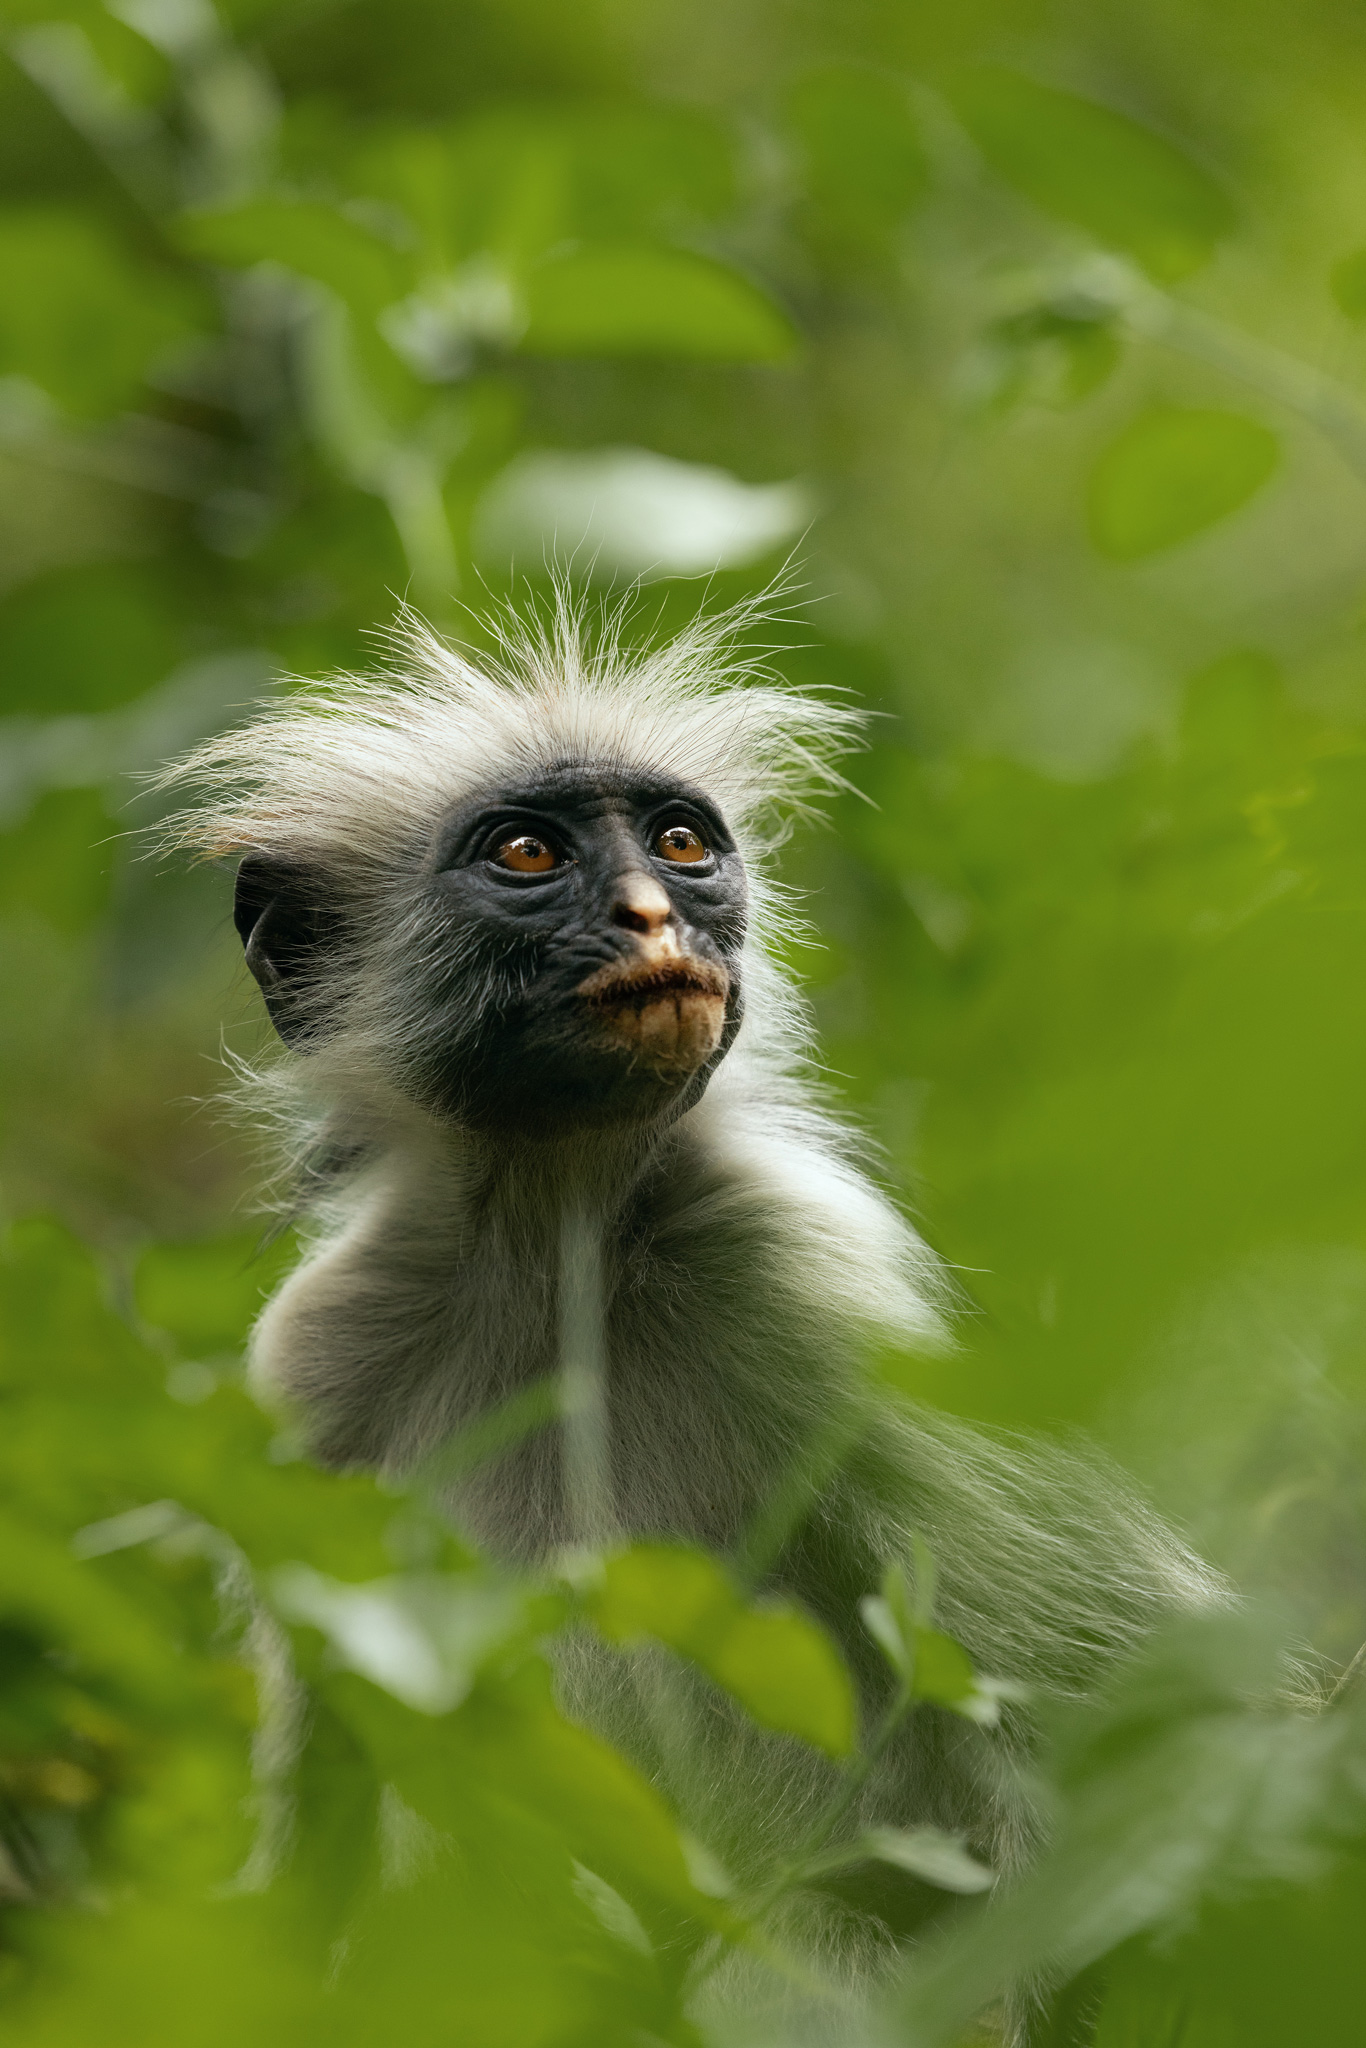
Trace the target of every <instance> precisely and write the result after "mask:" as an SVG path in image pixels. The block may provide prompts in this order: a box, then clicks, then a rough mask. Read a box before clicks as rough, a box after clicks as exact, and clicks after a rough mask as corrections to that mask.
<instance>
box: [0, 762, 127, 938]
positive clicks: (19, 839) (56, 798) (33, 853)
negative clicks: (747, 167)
mask: <svg viewBox="0 0 1366 2048" xmlns="http://www.w3.org/2000/svg"><path fill="white" fill-rule="evenodd" d="M118 832H119V827H118V826H117V825H116V824H115V822H114V820H113V819H112V818H111V817H110V816H109V814H108V812H107V811H106V810H105V808H104V803H103V800H102V798H101V797H100V794H99V792H98V790H94V789H52V790H49V791H48V792H47V794H46V795H45V796H43V797H40V798H39V800H38V802H37V803H36V804H35V805H34V807H33V810H32V812H31V813H30V815H29V816H28V817H27V818H26V819H25V821H24V823H23V824H22V825H21V826H19V827H18V828H17V829H16V830H14V831H12V832H0V916H14V915H15V914H16V913H17V914H20V915H24V914H27V915H28V916H30V917H32V916H37V917H41V918H43V919H44V920H45V921H46V922H47V923H48V924H50V925H52V926H53V928H54V929H55V930H57V931H59V932H67V933H76V932H82V931H85V930H87V929H88V928H89V927H90V926H91V925H92V924H94V923H95V921H96V919H97V918H99V917H100V916H101V915H102V914H103V912H104V911H105V910H106V909H107V908H108V905H109V899H110V895H111V892H112V889H113V879H114V877H113V869H114V848H113V846H112V844H111V841H113V840H114V839H116V838H117V836H118Z"/></svg>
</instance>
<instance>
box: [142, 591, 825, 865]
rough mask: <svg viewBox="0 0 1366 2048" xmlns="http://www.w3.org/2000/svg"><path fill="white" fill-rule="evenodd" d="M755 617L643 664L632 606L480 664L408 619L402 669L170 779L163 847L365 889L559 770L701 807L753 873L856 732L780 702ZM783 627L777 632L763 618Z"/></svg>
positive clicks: (518, 629)
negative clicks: (432, 837) (485, 798)
mask: <svg viewBox="0 0 1366 2048" xmlns="http://www.w3.org/2000/svg"><path fill="white" fill-rule="evenodd" d="M764 615H765V614H764V611H763V609H762V607H761V606H759V605H757V604H748V605H742V606H739V607H736V608H734V609H732V610H731V611H729V612H726V613H723V614H721V615H720V616H712V617H699V618H698V619H696V620H695V621H694V622H693V623H692V624H691V625H689V626H688V627H687V628H686V629H685V630H684V631H683V632H682V633H680V634H679V635H678V636H677V637H676V638H675V639H673V640H671V641H670V642H668V643H667V644H666V645H664V646H663V647H659V648H656V649H654V650H650V651H646V652H644V653H639V654H632V653H630V652H629V651H628V650H627V649H626V648H625V646H624V644H623V630H622V629H623V624H624V621H625V617H626V611H625V607H624V606H623V607H618V608H617V609H616V610H615V611H613V612H610V613H608V614H606V615H605V616H604V617H603V618H602V619H600V620H599V621H598V630H597V631H596V633H592V634H590V632H589V631H588V627H587V622H586V619H585V615H584V608H583V606H582V605H581V604H578V603H575V602H574V601H572V600H571V599H570V598H569V597H568V596H567V594H566V593H565V592H564V591H560V592H558V593H557V596H556V601H555V603H554V606H553V608H552V609H551V610H550V611H549V613H548V615H542V616H532V617H531V618H530V619H529V620H528V619H525V618H518V617H516V616H514V615H513V614H511V613H504V614H502V615H499V616H496V617H495V618H494V619H493V621H492V624H493V628H494V632H495V636H496V641H497V648H496V652H495V654H494V656H493V657H492V658H491V659H488V660H484V661H482V662H479V663H476V661H475V660H474V659H472V658H471V657H470V656H469V655H468V654H466V653H464V652H462V651H460V650H459V649H458V648H457V647H455V646H453V645H452V644H451V643H450V642H448V641H447V640H445V639H443V638H441V637H439V636H438V635H437V634H436V633H435V632H434V631H433V630H432V628H431V627H430V626H428V625H427V624H426V623H425V622H424V621H423V620H421V619H420V618H418V617H417V616H416V615H415V614H414V613H413V612H411V611H409V610H408V609H407V608H406V607H405V608H404V609H403V610H402V611H401V612H400V614H399V617H398V620H397V622H396V623H395V625H394V626H393V628H391V629H390V631H389V633H388V634H387V636H386V639H387V641H388V646H389V650H390V653H391V656H392V657H393V658H392V659H391V660H390V661H389V662H387V663H386V664H385V665H383V666H381V667H379V668H377V669H376V670H374V671H373V672H371V673H369V674H367V675H350V674H346V675H339V676H334V677H332V678H330V679H329V680H327V681H325V682H320V683H304V684H298V685H296V686H295V687H294V688H292V689H291V690H289V692H288V693H287V694H285V695H283V696H281V697H280V698H278V699H276V700H275V701H273V702H271V703H269V704H267V705H265V706H263V707H262V708H261V709H260V710H259V711H258V712H257V714H256V716H255V717H254V718H253V719H252V720H251V721H250V722H249V723H247V724H245V725H242V726H239V727H237V728H235V729H234V730H232V731H229V732H227V733H225V734H222V735H220V736H219V737H217V738H215V739H212V740H210V741H208V742H207V743H206V744H205V745H204V746H202V747H200V748H199V749H198V750H197V751H196V752H195V753H193V754H191V755H190V756H189V758H188V759H186V760H185V761H182V762H180V763H178V764H177V765H176V766H175V767H173V768H171V769H168V770H167V771H166V772H165V774H164V775H162V776H161V777H160V778H159V779H158V786H159V787H162V788H166V787H172V786H176V785H179V786H181V787H188V788H190V789H192V790H194V791H195V793H196V801H195V802H194V803H193V804H192V805H191V806H190V807H188V808H187V809H185V810H183V811H180V812H178V813H177V814H176V815H175V816H174V817H172V818H171V819H169V820H168V821H167V822H166V824H165V826H164V827H163V830H162V837H163V842H164V843H165V844H166V845H168V846H169V847H174V848H181V849H189V850H193V851H195V852H198V853H199V854H201V855H202V856H203V857H205V858H208V859H213V858H221V857H224V856H228V855H233V854H243V853H249V852H260V853H266V854H270V855H272V856H274V857H276V858H279V859H284V860H290V861H297V862H299V863H300V864H301V865H305V866H312V867H315V868H321V870H322V871H323V872H330V871H331V870H333V869H334V868H335V867H336V865H337V863H338V861H339V860H342V861H344V864H345V870H346V874H347V875H348V876H349V877H350V879H351V881H352V883H353V884H355V883H360V884H362V885H363V882H364V879H365V876H366V873H367V871H368V872H369V873H370V874H372V875H373V874H375V873H377V872H391V871H392V869H393V866H394V864H395V863H396V862H399V861H404V860H408V859H411V857H412V854H413V850H414V847H415V845H416V844H419V843H422V842H424V841H425V840H426V839H427V837H428V836H429V834H430V832H431V830H432V828H433V826H434V825H435V824H436V822H437V821H438V820H439V819H440V818H441V817H442V816H443V815H444V813H445V812H446V811H447V810H448V809H449V807H450V805H451V804H452V803H453V802H455V801H457V800H458V799H459V798H461V797H462V796H465V795H467V794H469V793H470V792H472V791H473V790H475V789H477V788H479V787H480V786H481V785H484V784H488V783H493V782H497V781H499V780H502V779H504V778H506V777H507V776H509V775H521V774H525V773H535V772H536V771H537V770H543V769H546V768H548V767H551V766H553V765H555V764H556V763H561V762H564V761H566V760H578V761H585V760H586V761H591V762H593V763H601V764H604V765H609V766H615V767H620V768H628V769H636V770H640V769H647V770H653V771H655V772H656V773H660V774H663V775H667V776H669V777H671V778H675V779H678V780H680V781H683V782H687V783H691V784H693V785H694V786H695V787H697V788H700V789H703V790H705V791H706V792H707V794H708V795H709V796H710V797H711V798H712V799H713V801H714V802H715V803H716V804H717V805H718V806H719V808H720V810H721V811H722V813H723V815H724V816H725V818H726V821H727V823H728V825H729V826H730V829H731V830H732V831H733V832H734V833H735V835H736V837H737V840H738V841H739V843H740V844H741V846H742V848H743V850H744V851H745V853H746V854H747V855H748V856H749V858H750V859H751V860H753V859H755V858H756V857H760V858H761V857H762V855H763V854H764V853H766V852H767V851H768V850H769V849H770V848H771V847H772V846H773V845H774V844H775V843H776V842H777V841H778V840H780V839H781V837H782V836H783V834H784V832H785V830H786V828H787V824H788V822H789V821H790V820H791V818H792V817H793V816H794V815H795V814H797V813H799V812H800V811H802V810H803V809H804V808H805V807H806V806H807V805H808V804H809V803H810V801H811V800H812V799H813V797H815V796H818V795H819V794H820V793H822V792H825V791H829V790H832V789H834V788H836V787H839V786H841V784H842V777H841V776H840V775H839V773H838V771H837V770H836V768H835V766H834V760H835V757H836V756H837V755H838V754H839V753H840V752H841V751H843V750H844V749H845V748H847V746H848V745H849V744H850V742H851V739H852V738H853V736H854V734H855V733H856V732H857V730H858V728H859V726H860V724H861V722H862V721H861V717H860V714H859V713H858V712H857V711H855V710H852V709H851V708H849V707H848V706H846V705H842V704H838V703H832V702H830V701H829V700H828V699H825V698H820V697H814V696H810V695H806V694H804V693H801V692H798V691H795V690H792V689H788V688H784V687H780V686H778V685H777V683H776V682H775V680H774V679H773V677H772V676H771V674H770V672H769V671H768V670H767V668H765V667H764V666H763V664H762V663H760V662H757V661H755V660H754V659H753V658H747V657H746V656H745V655H744V654H743V653H742V652H741V651H740V647H739V641H740V635H741V632H742V630H743V629H744V628H746V627H748V626H751V625H752V624H753V623H754V622H755V620H756V619H757V618H759V617H762V616H764ZM770 615H771V614H770Z"/></svg>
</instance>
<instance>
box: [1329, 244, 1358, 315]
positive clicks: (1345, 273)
mask: <svg viewBox="0 0 1366 2048" xmlns="http://www.w3.org/2000/svg"><path fill="white" fill-rule="evenodd" d="M1329 283H1330V284H1331V285H1332V288H1333V297H1334V298H1335V299H1336V300H1337V302H1338V304H1339V306H1341V308H1342V310H1343V312H1344V313H1345V314H1346V315H1347V318H1348V319H1349V320H1366V249H1357V250H1355V251H1354V252H1353V253H1352V255H1350V256H1344V257H1343V259H1342V261H1341V262H1340V263H1335V264H1334V265H1333V269H1332V272H1331V275H1330V277H1329Z"/></svg>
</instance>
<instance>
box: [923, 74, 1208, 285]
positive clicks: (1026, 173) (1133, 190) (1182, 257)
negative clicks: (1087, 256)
mask: <svg viewBox="0 0 1366 2048" xmlns="http://www.w3.org/2000/svg"><path fill="white" fill-rule="evenodd" d="M951 96H952V100H953V105H954V107H955V109H956V111H957V113H958V114H959V116H960V117H961V119H962V121H963V123H964V125H965V127H966V128H967V130H968V132H969V134H970V135H971V136H972V138H973V141H974V142H976V144H977V146H978V147H979V149H980V150H981V151H982V153H983V155H984V156H985V157H986V159H987V162H988V163H989V164H990V165H991V168H992V169H993V170H994V171H996V172H997V173H998V174H999V175H1000V176H1001V177H1003V178H1005V179H1006V180H1007V181H1008V182H1009V183H1010V184H1012V185H1014V186H1015V187H1016V188H1017V189H1018V190H1019V191H1020V192H1022V193H1023V194H1024V195H1025V197H1026V198H1027V199H1032V200H1033V201H1034V203H1035V205H1036V206H1040V207H1042V208H1043V209H1044V211H1045V212H1047V213H1052V214H1056V215H1057V216H1058V218H1059V219H1061V220H1065V221H1070V222H1072V223H1073V224H1074V225H1075V226H1077V227H1081V228H1084V229H1085V230H1086V231H1087V233H1088V234H1091V235H1094V236H1095V238H1096V240H1097V241H1098V242H1101V243H1103V244H1104V245H1105V246H1106V247H1108V248H1111V249H1122V250H1125V251H1126V252H1127V253H1128V254H1130V255H1132V256H1135V257H1137V259H1138V261H1139V262H1140V263H1141V264H1143V266H1144V268H1145V269H1147V270H1148V271H1150V272H1151V273H1152V275H1153V276H1154V277H1156V278H1159V279H1162V280H1164V281H1170V280H1172V279H1175V278H1179V277H1184V276H1186V275H1187V273H1188V272H1190V271H1192V270H1196V269H1198V268H1199V266H1200V265H1201V264H1202V263H1204V262H1205V261H1207V259H1208V258H1209V256H1210V255H1211V253H1212V252H1213V249H1214V247H1215V245H1216V243H1217V242H1219V241H1220V240H1221V239H1222V238H1223V237H1224V236H1225V235H1227V234H1229V233H1230V232H1231V231H1232V229H1233V227H1234V225H1235V222H1236V216H1235V214H1234V211H1233V207H1232V205H1231V204H1230V202H1229V200H1228V198H1227V197H1226V196H1225V194H1224V192H1223V190H1222V188H1221V187H1220V186H1219V185H1217V184H1216V183H1215V181H1214V180H1213V179H1212V178H1211V177H1209V176H1208V174H1207V173H1206V172H1204V171H1202V170H1201V169H1199V167H1198V166H1197V165H1195V164H1194V163H1192V162H1191V160H1190V159H1189V157H1187V156H1184V155H1183V154H1182V153H1181V151H1180V150H1178V149H1176V148H1175V147H1174V146H1173V145H1172V144H1171V143H1170V142H1167V141H1166V140H1164V138H1163V137H1162V136H1160V135H1156V134H1154V133H1153V131H1152V130H1151V129H1149V128H1143V127H1140V126H1139V124H1138V123H1137V122H1136V121H1132V120H1130V119H1129V118H1128V117H1127V116H1126V115H1124V114H1119V113H1116V112H1115V111H1114V110H1113V109H1112V108H1110V107H1105V106H1100V105H1098V104H1097V103H1096V102H1095V101H1094V100H1087V99H1081V98H1080V97H1078V96H1077V95H1076V94H1075V93H1069V92H1059V91H1057V90H1056V89H1055V88H1054V87H1052V86H1046V85H1040V84H1038V83H1037V82H1036V81H1035V80H1034V79H1032V78H1026V77H1024V76H1023V75H1022V74H1020V73H1018V72H1014V71H1007V70H1004V69H999V68H997V67H994V66H992V67H984V68H983V69H981V70H978V71H974V72H970V73H968V74H966V75H964V76H962V77H960V78H959V80H958V81H957V82H956V84H955V85H954V87H953V89H952V95H951Z"/></svg>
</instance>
